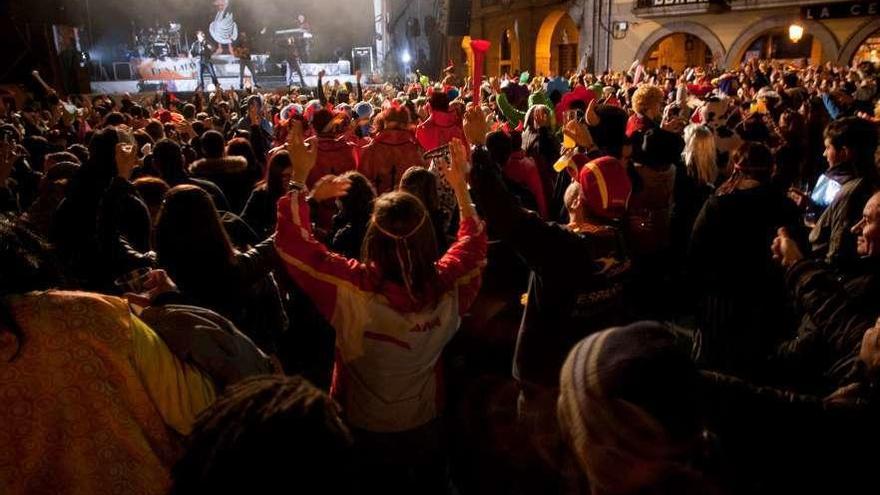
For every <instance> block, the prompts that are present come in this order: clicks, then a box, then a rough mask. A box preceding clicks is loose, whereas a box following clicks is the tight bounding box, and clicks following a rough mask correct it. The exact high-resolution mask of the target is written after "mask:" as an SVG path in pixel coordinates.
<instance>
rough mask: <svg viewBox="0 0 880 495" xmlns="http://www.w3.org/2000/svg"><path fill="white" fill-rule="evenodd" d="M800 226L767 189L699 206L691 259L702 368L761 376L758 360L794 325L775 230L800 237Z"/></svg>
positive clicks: (789, 206)
mask: <svg viewBox="0 0 880 495" xmlns="http://www.w3.org/2000/svg"><path fill="white" fill-rule="evenodd" d="M799 220H800V215H799V212H798V210H797V206H795V204H794V203H793V202H792V201H791V200H789V199H788V198H786V197H785V196H784V195H783V194H782V193H780V192H778V190H776V189H775V188H773V187H772V186H769V185H761V186H758V187H754V188H752V189H745V190H735V191H733V192H731V193H730V194H726V195H723V196H711V197H710V198H709V199H708V200H707V201H706V203H705V204H704V205H703V209H702V210H701V211H700V214H699V215H698V216H697V219H696V222H695V224H694V230H693V235H692V236H691V244H690V249H689V256H688V262H689V272H690V274H691V275H692V279H691V280H692V285H693V289H694V290H695V291H696V293H697V294H699V296H698V310H697V325H698V331H697V338H698V352H697V358H698V360H699V361H700V363H701V364H702V365H703V366H706V367H709V368H712V369H717V370H723V371H726V372H733V373H736V374H744V375H750V376H751V375H753V374H754V373H758V372H759V370H757V369H756V366H757V365H758V364H759V363H760V362H761V358H762V357H764V356H766V355H768V354H769V353H770V352H772V349H773V346H774V345H776V344H777V343H778V342H779V341H780V340H782V339H783V338H784V337H785V335H786V333H787V331H790V329H791V328H792V327H793V326H794V323H793V321H789V320H787V316H788V314H789V312H788V311H787V310H786V297H785V286H784V283H783V273H782V270H781V269H780V268H778V267H777V265H776V264H775V263H774V262H773V260H772V258H771V253H770V245H771V244H772V242H773V239H774V238H775V237H776V234H777V229H778V228H779V227H786V228H788V230H789V231H790V232H792V233H795V234H796V233H798V232H800V231H801V229H800V228H799V226H798V225H799Z"/></svg>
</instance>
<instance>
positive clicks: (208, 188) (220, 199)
mask: <svg viewBox="0 0 880 495" xmlns="http://www.w3.org/2000/svg"><path fill="white" fill-rule="evenodd" d="M162 180H164V181H165V182H167V183H168V185H169V186H171V187H175V186H180V185H183V184H188V185H191V186H198V187H201V188H202V189H203V190H204V191H205V192H206V193H208V194H209V195H210V196H211V199H212V200H213V201H214V207H215V208H217V211H229V201H227V200H226V195H225V194H223V191H222V190H221V189H220V188H219V187H217V184H214V183H213V182H211V181H209V180H207V179H198V178H196V177H190V176H184V177H179V178H173V179H171V180H168V179H166V178H165V177H162Z"/></svg>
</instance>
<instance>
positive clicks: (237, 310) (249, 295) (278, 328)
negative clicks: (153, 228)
mask: <svg viewBox="0 0 880 495" xmlns="http://www.w3.org/2000/svg"><path fill="white" fill-rule="evenodd" d="M276 259H277V253H276V252H275V244H274V239H273V238H269V239H266V240H265V241H263V242H261V243H260V244H258V245H257V246H256V247H254V248H252V249H249V250H247V251H244V252H237V253H236V254H235V260H234V262H233V263H232V265H231V266H230V267H229V269H228V270H223V269H219V268H218V269H216V270H213V271H211V272H208V273H202V274H200V276H198V277H195V276H190V277H188V280H185V279H182V278H181V277H175V274H174V273H171V274H170V275H171V277H172V278H174V279H175V281H176V282H177V284H178V287H179V289H180V291H181V299H180V300H179V301H176V302H179V303H182V304H191V305H195V306H201V307H204V308H208V309H211V310H213V311H216V312H217V313H220V314H221V315H223V316H225V317H226V318H229V319H230V320H231V321H232V322H233V323H235V326H236V327H238V329H239V330H241V331H242V332H243V333H244V334H245V335H247V336H248V337H250V338H251V340H253V341H254V343H255V344H257V346H259V347H260V349H261V350H263V351H264V352H266V353H267V354H277V352H278V342H279V340H280V338H281V334H282V332H284V330H285V329H286V328H287V315H286V314H285V312H284V307H283V305H282V301H281V295H280V292H279V290H278V285H277V284H276V283H275V279H274V278H273V277H272V275H271V270H272V267H273V266H274V265H275V263H276ZM160 261H161V253H160Z"/></svg>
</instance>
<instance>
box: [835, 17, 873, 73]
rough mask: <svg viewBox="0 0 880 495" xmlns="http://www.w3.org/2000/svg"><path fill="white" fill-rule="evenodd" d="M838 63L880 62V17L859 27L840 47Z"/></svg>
mask: <svg viewBox="0 0 880 495" xmlns="http://www.w3.org/2000/svg"><path fill="white" fill-rule="evenodd" d="M837 62H838V63H840V64H844V65H858V64H859V63H861V62H872V63H874V64H877V63H880V19H873V20H870V21H868V22H866V23H865V24H863V25H862V27H860V28H859V30H858V31H856V32H855V33H853V35H852V36H850V38H849V40H847V42H846V44H845V45H844V46H843V48H841V49H840V58H838V60H837Z"/></svg>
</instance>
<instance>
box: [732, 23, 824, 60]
mask: <svg viewBox="0 0 880 495" xmlns="http://www.w3.org/2000/svg"><path fill="white" fill-rule="evenodd" d="M793 20H794V19H793V18H792V16H791V15H775V16H771V17H768V18H766V19H761V20H760V21H758V22H756V23H754V24H752V25H751V26H749V27H748V28H746V29H745V30H744V31H743V32H742V33H740V35H739V36H738V37H737V38H736V39H735V40H734V41H733V43H732V44H731V45H730V47H729V48H728V49H727V59H726V60H725V61H724V66H725V67H729V68H736V67H737V66H739V63H740V61H741V60H742V56H743V53H745V51H746V48H748V47H749V44H751V43H752V42H753V41H755V39H756V38H758V36H761V35H762V34H764V33H765V32H767V31H770V30H771V29H775V28H780V27H781V28H786V27H788V26H789V25H790V24H791V23H792V22H793ZM798 22H799V23H801V24H802V25H803V26H804V31H806V32H807V33H809V34H811V35H813V38H814V39H816V40H818V41H819V44H820V45H822V59H823V60H835V61H836V60H837V53H838V52H839V51H840V44H839V43H838V42H837V38H835V37H834V34H833V33H832V32H831V31H830V30H829V29H828V28H827V27H825V25H824V24H822V23H821V22H818V21H807V20H799V21H798Z"/></svg>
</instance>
